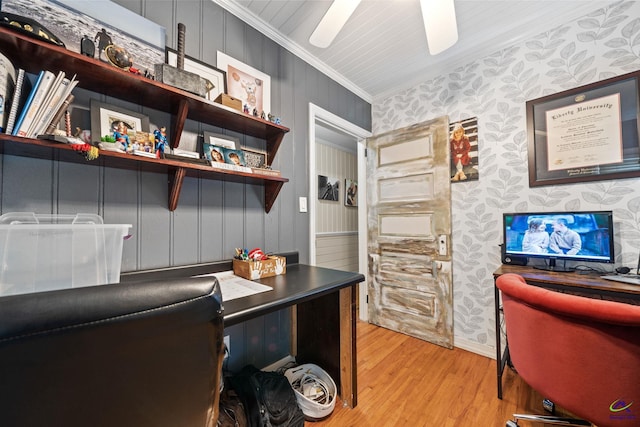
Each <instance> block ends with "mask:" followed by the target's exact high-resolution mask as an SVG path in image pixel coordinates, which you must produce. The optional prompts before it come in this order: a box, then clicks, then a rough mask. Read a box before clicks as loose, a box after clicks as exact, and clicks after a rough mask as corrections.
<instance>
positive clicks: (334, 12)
mask: <svg viewBox="0 0 640 427" xmlns="http://www.w3.org/2000/svg"><path fill="white" fill-rule="evenodd" d="M360 1H361V0H334V2H333V3H332V4H331V6H330V7H329V9H328V10H327V13H325V15H324V16H323V17H322V20H321V21H320V23H319V24H318V26H317V27H316V29H315V30H313V33H312V34H311V37H309V43H311V44H312V45H314V46H317V47H321V48H325V47H328V46H329V45H330V44H331V42H332V41H333V39H335V38H336V36H337V35H338V33H339V32H340V30H342V27H344V24H345V23H346V22H347V20H348V19H349V17H350V16H351V14H352V13H353V11H354V10H356V7H358V5H359V4H360Z"/></svg>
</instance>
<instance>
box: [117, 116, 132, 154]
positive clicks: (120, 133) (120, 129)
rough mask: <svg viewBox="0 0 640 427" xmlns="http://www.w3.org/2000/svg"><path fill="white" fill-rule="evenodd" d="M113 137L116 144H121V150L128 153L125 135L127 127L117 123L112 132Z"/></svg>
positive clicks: (127, 140) (127, 137)
mask: <svg viewBox="0 0 640 427" xmlns="http://www.w3.org/2000/svg"><path fill="white" fill-rule="evenodd" d="M113 137H114V138H115V140H116V143H119V144H121V149H122V150H123V151H125V152H128V151H129V135H127V126H126V125H125V124H124V122H118V124H117V125H116V127H115V129H114V130H113Z"/></svg>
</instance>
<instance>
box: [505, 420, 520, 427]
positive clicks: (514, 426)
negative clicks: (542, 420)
mask: <svg viewBox="0 0 640 427" xmlns="http://www.w3.org/2000/svg"><path fill="white" fill-rule="evenodd" d="M506 427H518V422H517V421H507V425H506Z"/></svg>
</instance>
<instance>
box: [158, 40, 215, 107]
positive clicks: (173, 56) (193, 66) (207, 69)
mask: <svg viewBox="0 0 640 427" xmlns="http://www.w3.org/2000/svg"><path fill="white" fill-rule="evenodd" d="M165 52H166V62H167V64H169V65H172V66H174V67H175V66H177V65H178V51H177V50H175V49H171V48H169V47H167V48H165ZM184 70H185V71H189V72H191V73H194V74H197V75H199V76H200V77H202V78H203V79H205V80H207V81H209V82H211V84H212V86H213V87H211V88H210V89H209V90H208V91H207V94H206V96H205V98H206V99H208V100H209V101H213V100H214V99H216V98H217V97H218V95H220V94H221V93H227V73H226V72H225V71H224V70H221V69H219V68H217V67H214V66H212V65H209V64H206V63H204V62H202V61H199V60H197V59H195V58H192V57H189V56H186V55H185V57H184Z"/></svg>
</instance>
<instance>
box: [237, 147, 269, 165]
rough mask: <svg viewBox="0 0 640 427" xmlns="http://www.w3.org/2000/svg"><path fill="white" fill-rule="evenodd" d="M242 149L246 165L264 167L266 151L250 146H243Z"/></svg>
mask: <svg viewBox="0 0 640 427" xmlns="http://www.w3.org/2000/svg"><path fill="white" fill-rule="evenodd" d="M242 151H243V152H244V160H245V163H246V165H247V167H250V168H256V169H265V168H266V167H267V165H268V163H267V152H266V151H260V150H254V149H251V148H243V149H242Z"/></svg>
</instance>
